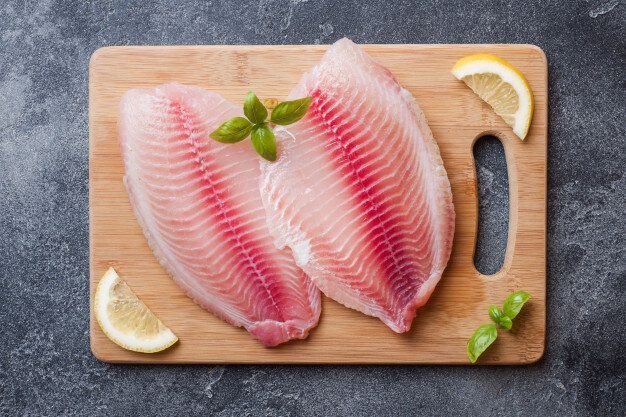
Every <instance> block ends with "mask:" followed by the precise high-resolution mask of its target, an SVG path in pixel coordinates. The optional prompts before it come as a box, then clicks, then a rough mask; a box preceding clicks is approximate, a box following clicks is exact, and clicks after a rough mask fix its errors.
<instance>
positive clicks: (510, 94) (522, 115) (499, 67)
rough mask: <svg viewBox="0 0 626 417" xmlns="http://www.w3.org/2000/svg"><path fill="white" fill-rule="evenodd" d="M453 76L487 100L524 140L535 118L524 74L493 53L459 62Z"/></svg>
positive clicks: (530, 92)
mask: <svg viewBox="0 0 626 417" xmlns="http://www.w3.org/2000/svg"><path fill="white" fill-rule="evenodd" d="M452 74H453V75H454V76H455V77H456V78H457V79H459V80H462V81H463V82H464V83H465V84H467V86H468V87H469V88H471V89H472V90H473V91H474V92H475V93H476V94H478V96H479V97H480V98H481V99H483V100H484V101H486V102H487V103H488V104H489V105H490V106H491V107H492V108H493V110H494V111H495V112H496V114H498V115H499V116H500V117H502V118H503V119H504V121H505V122H506V124H508V125H509V126H511V127H512V128H513V132H514V133H515V134H516V135H517V136H518V137H519V138H520V139H521V140H524V139H525V138H526V135H527V134H528V128H529V127H530V121H531V120H532V118H533V94H532V91H531V90H530V85H529V84H528V81H527V80H526V78H525V77H524V75H523V74H522V73H521V72H520V71H519V70H518V69H517V68H515V67H514V66H513V65H511V63H509V62H508V61H506V60H504V59H502V58H500V57H497V56H495V55H490V54H476V55H469V56H466V57H464V58H461V59H459V60H458V61H457V63H456V64H455V65H454V68H452Z"/></svg>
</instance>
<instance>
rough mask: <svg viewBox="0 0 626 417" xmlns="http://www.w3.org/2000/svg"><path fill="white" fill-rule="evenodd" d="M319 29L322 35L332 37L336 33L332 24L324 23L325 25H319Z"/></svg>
mask: <svg viewBox="0 0 626 417" xmlns="http://www.w3.org/2000/svg"><path fill="white" fill-rule="evenodd" d="M319 28H320V29H321V30H322V35H324V36H330V35H332V34H333V32H334V31H335V28H334V27H333V25H331V24H330V23H324V24H323V25H319Z"/></svg>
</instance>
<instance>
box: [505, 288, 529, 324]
mask: <svg viewBox="0 0 626 417" xmlns="http://www.w3.org/2000/svg"><path fill="white" fill-rule="evenodd" d="M529 299H530V294H528V293H527V292H526V291H515V292H514V293H511V294H509V296H508V297H506V300H504V306H503V309H504V314H506V315H507V316H508V317H509V318H510V319H511V320H513V319H514V318H515V317H517V315H518V314H519V312H520V311H521V310H522V307H524V304H525V303H526V301H528V300H529Z"/></svg>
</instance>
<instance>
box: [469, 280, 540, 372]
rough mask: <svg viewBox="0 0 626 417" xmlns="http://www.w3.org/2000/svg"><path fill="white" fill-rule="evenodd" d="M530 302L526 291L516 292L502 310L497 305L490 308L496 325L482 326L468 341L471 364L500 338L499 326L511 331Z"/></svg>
mask: <svg viewBox="0 0 626 417" xmlns="http://www.w3.org/2000/svg"><path fill="white" fill-rule="evenodd" d="M528 300H530V294H528V293H527V292H526V291H515V292H513V293H511V294H509V296H508V297H506V300H504V304H503V306H502V308H499V307H497V306H495V305H492V306H490V307H489V317H490V318H491V320H493V322H494V323H495V324H493V323H489V324H483V325H481V326H480V327H479V328H478V329H476V331H475V332H474V334H472V337H470V339H469V340H468V341H467V357H468V358H469V360H470V362H472V363H475V362H476V360H478V357H479V356H480V355H481V354H482V353H483V352H484V351H485V350H487V348H488V347H489V346H491V344H492V343H493V342H494V341H495V340H496V339H497V338H498V326H500V327H502V328H503V329H506V330H511V328H512V327H513V319H514V318H515V317H517V315H518V314H519V312H520V311H521V310H522V307H524V304H525V303H526V302H527V301H528Z"/></svg>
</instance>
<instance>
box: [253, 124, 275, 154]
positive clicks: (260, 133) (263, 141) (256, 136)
mask: <svg viewBox="0 0 626 417" xmlns="http://www.w3.org/2000/svg"><path fill="white" fill-rule="evenodd" d="M252 146H254V149H255V150H256V151H257V153H258V154H259V155H261V156H262V157H263V158H265V159H267V160H268V161H275V160H276V138H275V137H274V132H272V129H270V128H269V127H268V126H267V124H266V123H263V124H260V125H255V126H254V128H252Z"/></svg>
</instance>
